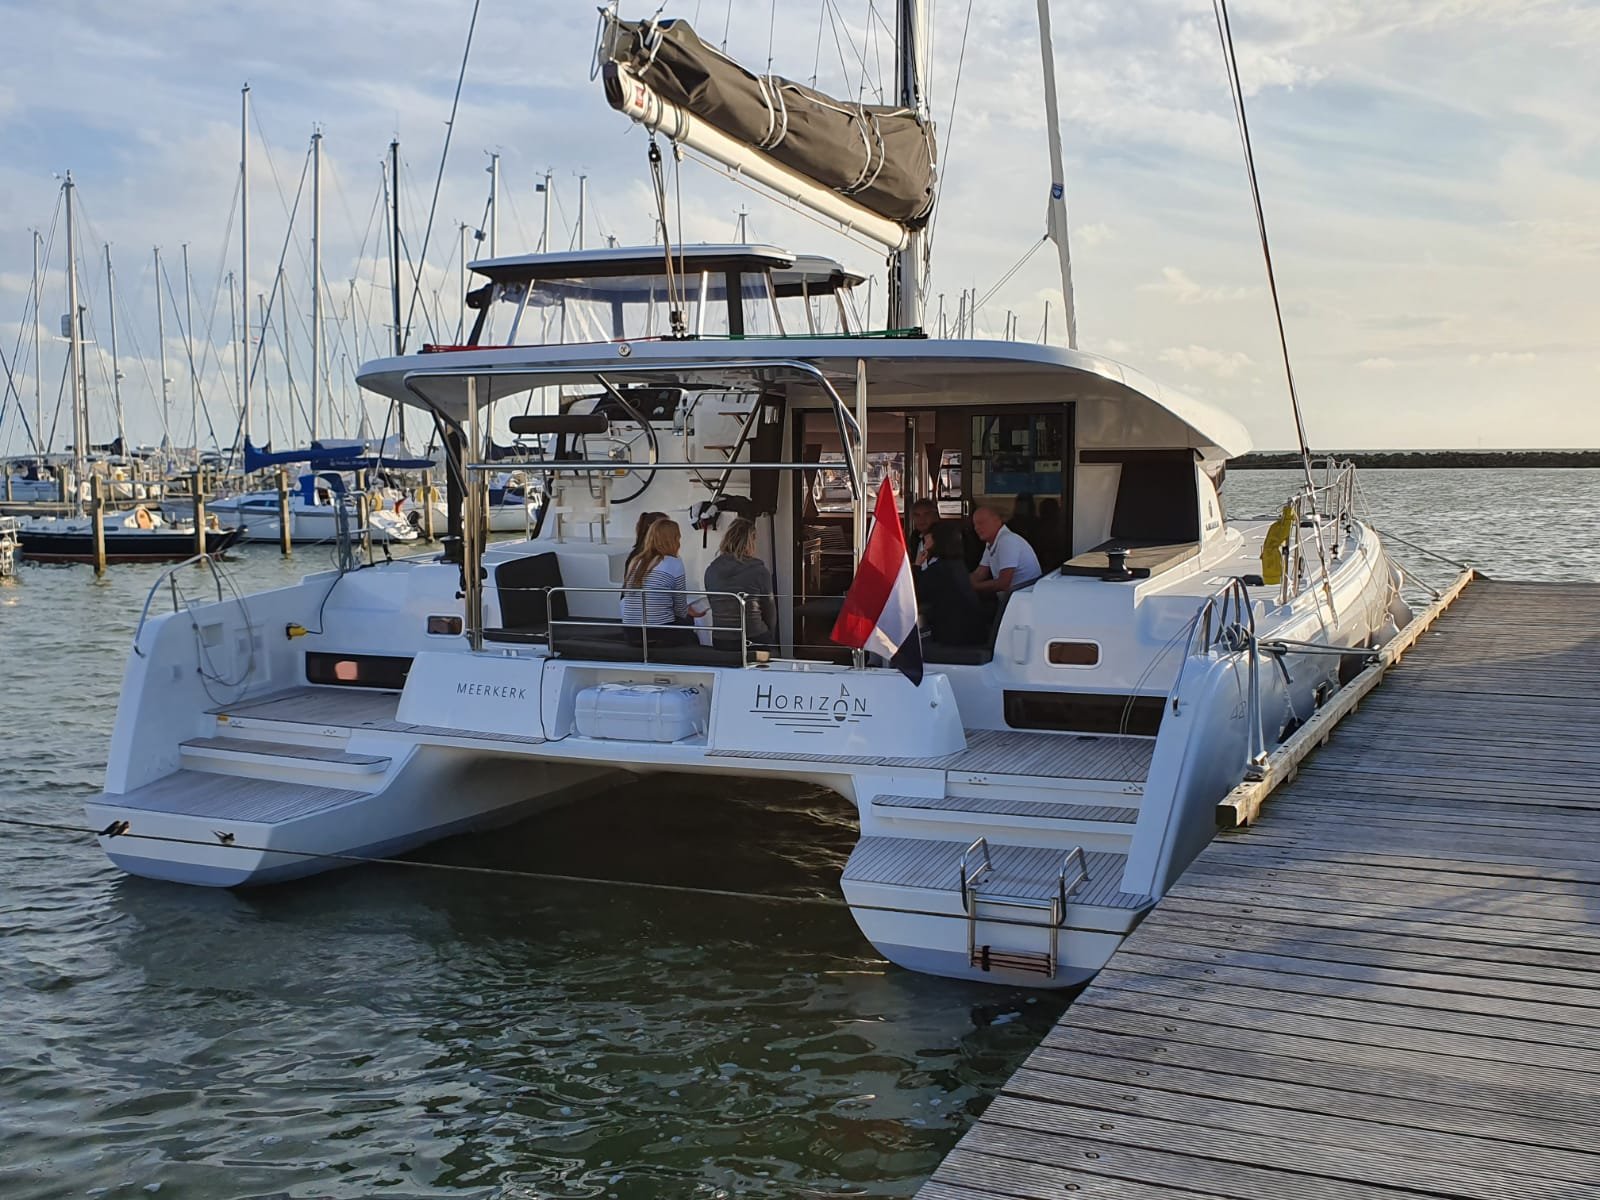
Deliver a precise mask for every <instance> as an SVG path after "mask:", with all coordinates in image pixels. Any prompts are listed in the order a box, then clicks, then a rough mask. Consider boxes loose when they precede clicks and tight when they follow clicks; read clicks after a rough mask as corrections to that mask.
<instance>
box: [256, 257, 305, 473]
mask: <svg viewBox="0 0 1600 1200" xmlns="http://www.w3.org/2000/svg"><path fill="white" fill-rule="evenodd" d="M269 312H270V310H269ZM278 312H279V314H280V315H279V319H278V348H279V349H280V350H282V351H283V383H284V394H285V396H287V398H288V404H289V441H290V442H291V443H293V442H298V441H299V440H300V431H299V426H297V425H296V424H295V420H294V410H295V402H294V362H293V361H292V360H291V359H290V358H289V289H288V287H287V286H286V285H285V283H284V280H283V268H282V267H279V268H278ZM266 333H267V327H266V325H265V324H263V325H262V326H261V336H262V337H265V336H266Z"/></svg>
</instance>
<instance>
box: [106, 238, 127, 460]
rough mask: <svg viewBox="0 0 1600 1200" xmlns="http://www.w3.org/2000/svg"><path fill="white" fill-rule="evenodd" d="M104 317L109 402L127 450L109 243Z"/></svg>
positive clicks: (113, 280)
mask: <svg viewBox="0 0 1600 1200" xmlns="http://www.w3.org/2000/svg"><path fill="white" fill-rule="evenodd" d="M106 317H107V320H108V321H109V323H110V325H111V403H112V405H113V406H114V408H115V409H116V413H117V440H118V441H119V442H121V443H122V452H123V453H124V454H126V453H127V452H128V431H127V429H126V428H125V427H124V424H123V420H122V368H121V366H120V365H119V364H118V362H117V277H116V274H115V272H113V271H112V269H111V243H110V242H107V243H106Z"/></svg>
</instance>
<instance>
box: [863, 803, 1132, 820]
mask: <svg viewBox="0 0 1600 1200" xmlns="http://www.w3.org/2000/svg"><path fill="white" fill-rule="evenodd" d="M872 804H873V807H875V808H887V809H914V810H923V811H927V812H947V813H974V814H979V815H984V816H996V817H1028V818H1031V819H1034V820H1043V821H1099V822H1104V823H1106V824H1116V825H1131V824H1133V823H1134V822H1135V821H1137V820H1138V819H1139V810H1138V809H1137V808H1126V807H1123V806H1121V805H1113V804H1057V803H1052V802H1051V801H1048V800H1013V799H1008V798H1006V797H1004V796H877V797H874V799H873V801H872Z"/></svg>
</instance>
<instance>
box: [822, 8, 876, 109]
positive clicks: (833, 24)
mask: <svg viewBox="0 0 1600 1200" xmlns="http://www.w3.org/2000/svg"><path fill="white" fill-rule="evenodd" d="M826 3H827V5H828V29H829V32H831V33H832V34H833V48H834V49H835V50H837V51H838V53H839V73H840V74H841V75H843V76H844V94H845V95H847V96H848V95H849V94H850V93H852V92H854V91H855V90H856V89H855V87H854V86H853V85H852V84H851V82H850V65H849V64H848V63H847V62H845V60H844V43H843V42H842V41H841V40H840V39H839V12H838V10H837V9H836V8H834V6H833V0H826ZM850 48H851V49H852V50H854V49H855V43H854V42H852V43H851V44H850ZM866 69H867V66H866V64H865V63H862V64H861V71H862V86H865V85H866Z"/></svg>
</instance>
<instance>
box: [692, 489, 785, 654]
mask: <svg viewBox="0 0 1600 1200" xmlns="http://www.w3.org/2000/svg"><path fill="white" fill-rule="evenodd" d="M706 591H708V592H711V593H713V595H711V596H710V597H709V599H710V601H711V623H712V625H713V626H715V628H714V629H713V630H712V633H711V644H712V645H713V646H715V647H717V649H719V650H738V649H739V648H740V647H739V633H740V621H741V619H742V620H743V622H744V625H743V629H744V633H745V635H746V636H747V637H748V638H749V641H750V645H751V647H752V648H770V647H771V646H772V645H773V643H774V642H775V641H776V640H777V628H778V611H777V610H778V606H777V603H776V602H775V601H774V600H773V597H772V572H771V571H769V570H768V569H767V564H766V563H764V562H762V561H761V559H760V557H759V555H758V554H757V547H756V523H755V522H754V521H752V520H750V519H749V518H747V517H739V518H738V519H737V520H735V521H734V522H733V524H731V525H729V526H728V531H727V532H726V533H724V534H723V535H722V544H721V546H719V547H718V553H717V557H716V558H715V559H713V560H712V562H711V565H710V566H709V567H707V568H706ZM718 592H722V593H729V592H731V593H733V594H732V595H716V594H715V593H718ZM741 593H742V594H743V595H744V596H745V601H744V604H743V606H742V611H741V605H740V603H739V600H738V596H739V595H740V594H741Z"/></svg>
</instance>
